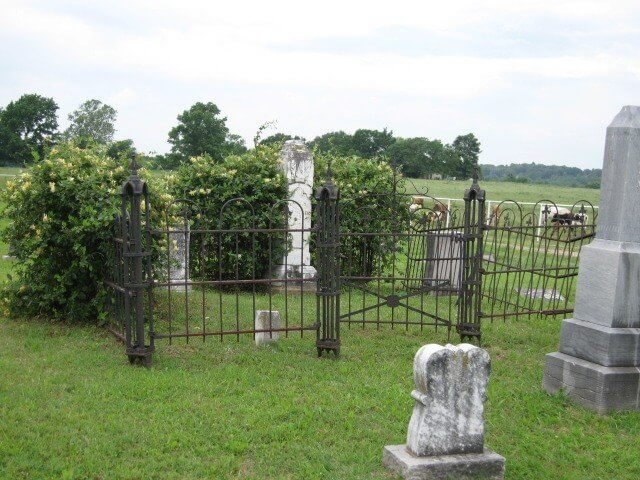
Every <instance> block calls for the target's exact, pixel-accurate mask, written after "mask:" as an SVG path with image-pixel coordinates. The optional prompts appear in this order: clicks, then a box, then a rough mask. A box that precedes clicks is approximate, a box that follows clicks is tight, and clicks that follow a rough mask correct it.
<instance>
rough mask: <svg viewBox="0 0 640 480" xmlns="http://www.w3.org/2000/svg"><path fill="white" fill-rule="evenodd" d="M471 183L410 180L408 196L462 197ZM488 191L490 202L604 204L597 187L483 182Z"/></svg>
mask: <svg viewBox="0 0 640 480" xmlns="http://www.w3.org/2000/svg"><path fill="white" fill-rule="evenodd" d="M470 185H471V182H469V181H468V180H456V181H454V180H423V179H410V181H409V182H408V184H407V191H408V193H414V192H416V191H417V192H424V191H427V193H428V194H429V195H431V196H433V197H445V198H462V196H463V195H464V191H465V189H466V188H469V186H470ZM480 186H481V187H482V188H483V189H484V190H485V191H486V196H487V200H490V201H495V200H497V201H502V200H515V201H519V202H538V201H539V200H551V201H553V202H555V203H557V204H569V205H572V204H573V203H574V202H577V201H578V200H586V201H589V202H591V203H592V204H593V205H598V203H599V202H600V190H598V189H594V188H572V187H560V186H557V185H536V184H523V183H513V182H486V181H480Z"/></svg>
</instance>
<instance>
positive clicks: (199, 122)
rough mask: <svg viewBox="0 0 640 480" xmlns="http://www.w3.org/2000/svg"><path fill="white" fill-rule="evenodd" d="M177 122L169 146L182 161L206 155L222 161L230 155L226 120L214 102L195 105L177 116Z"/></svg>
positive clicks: (171, 133) (170, 136)
mask: <svg viewBox="0 0 640 480" xmlns="http://www.w3.org/2000/svg"><path fill="white" fill-rule="evenodd" d="M178 122H179V123H178V125H176V126H175V127H173V128H172V129H171V131H170V132H169V143H170V144H171V153H173V154H175V155H177V156H178V157H180V159H181V161H185V160H186V159H188V158H191V157H197V156H201V155H205V154H208V155H210V156H211V157H212V158H214V159H215V160H221V159H222V158H224V156H225V155H226V154H227V153H228V151H229V145H228V144H227V135H228V134H229V129H228V128H227V125H226V123H227V117H222V116H220V109H219V108H218V107H217V105H216V104H215V103H212V102H207V103H202V102H197V103H195V104H194V105H192V106H191V108H189V110H185V111H184V112H182V114H180V115H178Z"/></svg>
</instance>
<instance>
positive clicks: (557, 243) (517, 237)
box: [481, 200, 598, 320]
mask: <svg viewBox="0 0 640 480" xmlns="http://www.w3.org/2000/svg"><path fill="white" fill-rule="evenodd" d="M597 213H598V210H597V208H596V207H594V206H593V205H592V204H591V203H589V202H587V201H578V202H576V203H575V204H574V205H573V206H572V207H571V208H565V207H559V206H557V205H556V204H555V203H553V202H552V201H550V200H541V201H540V202H538V203H537V204H534V205H528V206H522V205H520V204H519V203H518V202H515V201H504V202H501V203H500V204H498V205H496V206H494V208H493V209H492V212H491V213H490V215H489V216H488V220H487V223H486V225H485V227H484V230H485V234H484V237H485V240H484V242H485V245H484V249H483V252H484V255H483V260H482V265H483V267H482V278H483V282H482V283H483V289H482V297H481V298H482V314H481V316H482V318H483V319H491V320H492V319H494V318H503V319H507V318H518V317H522V316H531V315H547V316H556V315H562V316H564V315H567V314H569V313H571V312H573V297H574V294H575V279H576V277H577V275H578V261H579V254H580V249H581V248H582V246H584V245H586V244H588V243H590V242H591V241H592V239H593V238H594V236H595V228H596V220H597Z"/></svg>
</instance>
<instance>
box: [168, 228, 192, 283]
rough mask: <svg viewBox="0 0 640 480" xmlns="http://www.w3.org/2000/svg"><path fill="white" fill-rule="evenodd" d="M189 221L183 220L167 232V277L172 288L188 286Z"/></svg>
mask: <svg viewBox="0 0 640 480" xmlns="http://www.w3.org/2000/svg"><path fill="white" fill-rule="evenodd" d="M190 236H191V232H190V228H189V222H188V221H186V220H185V221H184V223H183V224H182V225H179V226H176V227H174V230H173V231H171V233H169V243H170V247H169V249H170V252H171V255H170V258H169V262H170V265H169V272H170V275H169V278H170V281H171V289H172V290H178V291H180V290H185V286H186V288H187V289H188V288H189V286H188V285H186V283H187V282H188V281H189V243H190Z"/></svg>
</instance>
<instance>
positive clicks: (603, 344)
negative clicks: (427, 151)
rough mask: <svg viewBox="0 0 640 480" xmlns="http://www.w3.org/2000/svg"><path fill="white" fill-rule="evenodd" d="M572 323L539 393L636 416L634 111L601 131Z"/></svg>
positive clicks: (639, 213) (637, 135) (638, 203)
mask: <svg viewBox="0 0 640 480" xmlns="http://www.w3.org/2000/svg"><path fill="white" fill-rule="evenodd" d="M573 315H574V318H571V319H566V320H564V321H563V322H562V331H561V333H560V347H559V349H558V350H559V351H557V352H553V353H550V354H548V355H547V356H546V358H545V369H544V379H543V387H544V389H545V390H546V391H547V392H549V393H552V394H553V393H556V392H558V391H560V390H564V391H565V392H566V394H567V395H568V396H569V397H570V398H571V399H573V400H574V401H576V402H577V403H579V404H581V405H583V406H585V407H587V408H589V409H592V410H595V411H597V412H598V413H607V412H611V411H614V410H640V107H636V106H626V107H623V108H622V110H621V111H620V113H618V115H617V116H616V117H615V118H614V119H613V121H612V122H611V124H610V125H609V127H608V128H607V135H606V141H605V147H604V165H603V169H602V187H601V201H600V212H599V214H598V226H597V229H596V238H595V240H594V241H593V242H592V243H591V244H590V245H587V246H584V247H582V251H581V252H580V265H579V269H578V282H577V286H576V302H575V308H574V312H573Z"/></svg>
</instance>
